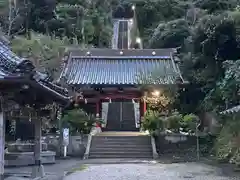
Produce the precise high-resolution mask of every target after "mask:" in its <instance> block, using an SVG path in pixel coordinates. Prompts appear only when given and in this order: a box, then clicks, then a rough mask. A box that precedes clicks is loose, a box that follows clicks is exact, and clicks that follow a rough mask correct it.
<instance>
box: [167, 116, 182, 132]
mask: <svg viewBox="0 0 240 180" xmlns="http://www.w3.org/2000/svg"><path fill="white" fill-rule="evenodd" d="M181 121H182V115H181V114H179V113H178V112H174V113H173V114H172V115H170V116H168V117H167V118H166V122H167V129H169V130H172V131H173V132H179V129H180V127H181Z"/></svg>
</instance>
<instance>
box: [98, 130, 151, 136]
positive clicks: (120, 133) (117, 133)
mask: <svg viewBox="0 0 240 180" xmlns="http://www.w3.org/2000/svg"><path fill="white" fill-rule="evenodd" d="M96 136H120V137H123V136H124V137H129V136H130V137H133V136H138V137H139V136H140V137H143V136H149V133H145V132H129V131H128V132H126V131H105V132H102V133H99V134H97V135H95V136H94V137H96Z"/></svg>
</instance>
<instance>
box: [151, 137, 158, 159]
mask: <svg viewBox="0 0 240 180" xmlns="http://www.w3.org/2000/svg"><path fill="white" fill-rule="evenodd" d="M151 144H152V154H153V159H157V158H158V153H157V148H156V143H155V138H154V137H153V136H152V135H151Z"/></svg>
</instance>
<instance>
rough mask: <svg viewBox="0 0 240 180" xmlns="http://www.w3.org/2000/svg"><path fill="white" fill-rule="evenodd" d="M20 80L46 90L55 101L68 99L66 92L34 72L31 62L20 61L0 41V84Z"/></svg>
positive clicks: (20, 59) (42, 75)
mask: <svg viewBox="0 0 240 180" xmlns="http://www.w3.org/2000/svg"><path fill="white" fill-rule="evenodd" d="M16 80H20V81H22V82H24V83H29V84H31V85H34V86H35V87H36V88H40V89H42V90H46V92H49V94H51V95H53V96H55V97H56V98H57V99H61V100H66V101H67V99H68V96H67V91H66V90H65V89H63V88H62V87H59V86H57V85H55V84H53V83H51V82H49V81H48V80H47V77H46V76H45V75H44V74H42V73H40V72H38V71H36V70H35V67H34V66H33V64H32V63H31V61H29V60H26V59H22V58H20V57H18V56H17V55H16V54H14V53H13V52H12V51H11V49H10V48H9V47H8V46H7V45H6V44H5V43H3V42H2V41H1V40H0V83H4V82H6V81H8V83H11V82H12V83H14V82H15V81H16Z"/></svg>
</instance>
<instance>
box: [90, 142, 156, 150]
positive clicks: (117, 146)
mask: <svg viewBox="0 0 240 180" xmlns="http://www.w3.org/2000/svg"><path fill="white" fill-rule="evenodd" d="M104 147H106V148H117V149H119V148H131V149H136V148H139V149H140V148H141V149H142V148H144V149H145V148H150V149H151V148H152V147H151V145H150V144H137V145H136V144H124V146H123V145H122V144H96V143H92V144H91V148H104Z"/></svg>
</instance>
